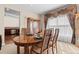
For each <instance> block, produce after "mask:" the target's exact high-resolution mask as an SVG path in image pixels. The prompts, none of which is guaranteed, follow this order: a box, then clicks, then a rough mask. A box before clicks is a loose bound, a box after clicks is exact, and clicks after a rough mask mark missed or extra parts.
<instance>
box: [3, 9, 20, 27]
mask: <svg viewBox="0 0 79 59" xmlns="http://www.w3.org/2000/svg"><path fill="white" fill-rule="evenodd" d="M4 12H5V14H4V27H19V19H20V11H17V10H13V9H10V8H5V10H4Z"/></svg>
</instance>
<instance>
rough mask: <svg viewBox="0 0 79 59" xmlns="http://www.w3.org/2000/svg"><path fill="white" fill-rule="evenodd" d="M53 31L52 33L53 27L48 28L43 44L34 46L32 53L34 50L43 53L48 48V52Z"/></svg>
mask: <svg viewBox="0 0 79 59" xmlns="http://www.w3.org/2000/svg"><path fill="white" fill-rule="evenodd" d="M51 33H52V30H51V29H48V30H46V32H45V35H44V39H43V42H42V44H40V45H39V46H32V49H31V53H32V52H34V53H37V54H41V53H43V52H44V51H46V50H47V54H48V46H49V41H50V38H51Z"/></svg>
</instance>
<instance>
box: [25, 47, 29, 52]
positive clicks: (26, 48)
mask: <svg viewBox="0 0 79 59" xmlns="http://www.w3.org/2000/svg"><path fill="white" fill-rule="evenodd" d="M24 54H29V47H28V46H24Z"/></svg>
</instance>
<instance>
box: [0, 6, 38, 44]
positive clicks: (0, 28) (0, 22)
mask: <svg viewBox="0 0 79 59" xmlns="http://www.w3.org/2000/svg"><path fill="white" fill-rule="evenodd" d="M4 8H11V9H14V10H17V11H20V18H19V19H20V29H21V28H26V27H27V17H32V18H34V19H39V15H37V14H35V13H33V12H30V11H28V10H26V9H25V8H22V7H21V5H0V35H2V42H3V45H4V37H5V36H4V19H5V18H4Z"/></svg>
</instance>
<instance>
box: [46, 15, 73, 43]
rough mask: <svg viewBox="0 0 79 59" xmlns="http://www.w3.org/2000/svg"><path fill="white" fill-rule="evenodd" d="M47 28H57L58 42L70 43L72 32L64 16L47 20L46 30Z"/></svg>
mask: <svg viewBox="0 0 79 59" xmlns="http://www.w3.org/2000/svg"><path fill="white" fill-rule="evenodd" d="M48 28H59V40H61V41H65V42H71V40H72V34H73V31H72V28H71V26H70V23H69V19H68V17H67V15H66V14H65V15H60V16H58V17H56V18H54V17H51V18H49V19H48V23H47V29H48Z"/></svg>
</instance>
